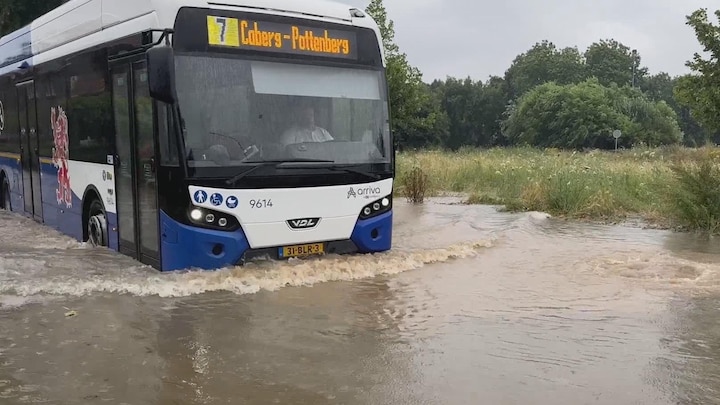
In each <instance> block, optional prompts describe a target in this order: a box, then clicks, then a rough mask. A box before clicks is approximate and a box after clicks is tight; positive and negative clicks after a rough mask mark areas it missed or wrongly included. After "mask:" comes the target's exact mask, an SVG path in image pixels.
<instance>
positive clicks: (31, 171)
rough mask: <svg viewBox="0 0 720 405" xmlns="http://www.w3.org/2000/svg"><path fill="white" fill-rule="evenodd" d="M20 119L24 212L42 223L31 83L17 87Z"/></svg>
mask: <svg viewBox="0 0 720 405" xmlns="http://www.w3.org/2000/svg"><path fill="white" fill-rule="evenodd" d="M17 94H18V112H19V119H20V164H21V167H22V184H23V186H22V194H23V201H24V202H25V212H27V213H28V214H30V215H32V216H33V218H35V220H37V221H40V222H42V188H41V187H40V143H39V139H38V131H37V110H36V108H35V85H34V82H33V81H29V82H24V83H20V84H18V85H17Z"/></svg>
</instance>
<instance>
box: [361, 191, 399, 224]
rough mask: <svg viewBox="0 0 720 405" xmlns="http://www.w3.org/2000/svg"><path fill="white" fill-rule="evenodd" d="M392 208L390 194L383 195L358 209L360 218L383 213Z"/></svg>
mask: <svg viewBox="0 0 720 405" xmlns="http://www.w3.org/2000/svg"><path fill="white" fill-rule="evenodd" d="M391 209H392V196H391V195H389V196H387V197H383V198H381V199H379V200H377V201H373V202H371V203H370V204H368V205H366V206H365V207H363V209H362V210H361V211H360V219H368V218H372V217H374V216H377V215H380V214H384V213H386V212H388V211H390V210H391Z"/></svg>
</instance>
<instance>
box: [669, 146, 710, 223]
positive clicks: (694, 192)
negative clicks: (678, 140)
mask: <svg viewBox="0 0 720 405" xmlns="http://www.w3.org/2000/svg"><path fill="white" fill-rule="evenodd" d="M672 170H673V173H674V174H675V178H676V180H677V183H678V184H677V187H673V188H671V190H672V191H671V194H670V198H671V201H672V207H673V209H674V214H675V217H676V219H677V220H679V221H680V223H681V224H682V225H684V226H685V227H687V228H690V229H693V230H701V231H706V232H709V233H711V234H716V233H718V231H720V166H719V165H718V163H717V162H716V161H715V160H713V159H712V158H704V159H702V160H700V161H699V162H691V161H685V162H680V163H676V164H674V165H673V166H672Z"/></svg>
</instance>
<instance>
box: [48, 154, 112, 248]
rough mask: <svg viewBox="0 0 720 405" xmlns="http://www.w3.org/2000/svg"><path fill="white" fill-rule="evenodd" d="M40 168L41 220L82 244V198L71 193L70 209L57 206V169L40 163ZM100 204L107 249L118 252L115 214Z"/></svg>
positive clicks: (61, 205) (104, 203)
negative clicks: (104, 221) (104, 223)
mask: <svg viewBox="0 0 720 405" xmlns="http://www.w3.org/2000/svg"><path fill="white" fill-rule="evenodd" d="M40 167H41V172H42V179H41V181H40V184H41V186H42V197H43V219H44V222H45V224H46V225H48V226H50V227H52V228H54V229H57V230H58V231H60V232H62V233H64V234H66V235H68V236H70V237H73V238H75V239H77V240H78V241H80V242H82V241H83V231H84V229H83V224H82V199H81V198H82V196H78V195H77V194H75V193H74V192H73V193H72V207H70V208H67V205H65V204H64V203H62V204H58V202H57V189H58V179H57V175H58V169H57V168H56V167H55V166H54V165H53V164H52V163H42V164H41V165H40ZM102 203H103V205H105V207H106V216H107V226H108V238H109V247H110V249H112V250H115V251H118V250H119V239H118V232H117V227H118V225H117V224H118V220H117V214H115V213H111V212H107V202H106V201H103V202H102Z"/></svg>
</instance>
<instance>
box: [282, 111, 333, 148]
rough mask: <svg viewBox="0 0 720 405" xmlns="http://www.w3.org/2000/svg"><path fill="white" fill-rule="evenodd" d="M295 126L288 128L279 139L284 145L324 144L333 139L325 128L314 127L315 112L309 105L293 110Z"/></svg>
mask: <svg viewBox="0 0 720 405" xmlns="http://www.w3.org/2000/svg"><path fill="white" fill-rule="evenodd" d="M294 116H295V125H293V126H292V127H290V128H288V129H287V130H286V131H285V132H284V133H283V134H282V138H281V142H282V143H283V144H284V145H292V144H295V143H302V142H326V141H332V140H333V137H332V136H331V135H330V133H329V132H328V131H327V130H325V128H322V127H318V126H316V125H315V110H314V109H313V107H312V106H310V105H302V106H300V107H297V108H296V110H295V114H294Z"/></svg>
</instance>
